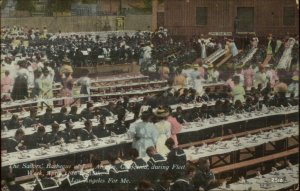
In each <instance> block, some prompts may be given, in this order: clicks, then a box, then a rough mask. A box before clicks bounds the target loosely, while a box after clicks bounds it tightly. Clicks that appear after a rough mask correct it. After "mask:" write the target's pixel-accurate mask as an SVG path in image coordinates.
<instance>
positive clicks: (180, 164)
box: [166, 138, 186, 178]
mask: <svg viewBox="0 0 300 191" xmlns="http://www.w3.org/2000/svg"><path fill="white" fill-rule="evenodd" d="M166 146H167V147H168V149H169V150H170V152H169V153H168V155H167V162H168V164H169V172H170V173H171V174H173V176H174V178H179V177H181V176H182V175H183V174H184V170H185V166H186V155H185V152H184V151H183V150H182V149H181V148H179V147H175V142H174V140H173V139H172V138H168V139H167V140H166Z"/></svg>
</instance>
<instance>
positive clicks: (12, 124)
mask: <svg viewBox="0 0 300 191" xmlns="http://www.w3.org/2000/svg"><path fill="white" fill-rule="evenodd" d="M253 91H254V90H253ZM253 91H251V92H252V93H253V94H254V95H252V94H251V92H250V93H249V94H248V95H247V96H246V102H245V103H244V106H243V104H242V103H241V102H240V101H236V102H235V103H234V104H233V105H234V107H232V106H231V105H232V104H230V101H229V100H230V98H229V97H228V96H226V94H224V95H223V94H222V95H221V94H218V93H217V92H214V93H210V90H209V89H206V92H205V93H204V95H202V97H199V96H198V97H196V93H195V91H194V90H193V89H184V90H183V93H182V94H181V95H180V96H178V95H177V93H178V92H179V91H177V92H175V93H174V95H173V94H171V93H165V94H163V95H156V96H153V97H148V96H146V97H144V100H143V101H142V103H129V99H128V98H126V99H124V101H123V102H121V101H118V102H117V103H114V102H110V103H109V104H108V105H107V106H105V107H93V103H92V102H88V103H87V107H86V108H85V109H83V110H82V111H81V113H80V114H78V113H77V110H78V107H77V106H72V107H71V110H70V112H69V113H68V111H67V108H66V107H62V108H61V111H60V113H58V114H53V113H52V109H51V108H47V109H46V112H45V114H44V115H43V116H41V117H39V119H37V111H36V110H35V109H32V110H30V116H29V117H26V118H25V119H24V120H23V123H21V122H20V120H19V119H18V116H17V115H16V114H15V115H13V116H12V118H11V120H10V121H7V122H5V123H2V128H3V127H4V126H7V128H8V129H17V128H20V127H21V126H22V125H23V126H24V127H25V128H26V127H30V126H32V125H33V124H37V123H41V124H42V125H51V124H52V123H53V122H54V121H56V122H57V123H62V122H64V121H68V120H72V121H74V122H76V121H78V120H80V119H81V118H85V119H93V118H94V117H95V116H113V115H117V114H120V113H124V112H125V111H126V110H128V111H131V112H133V113H134V116H135V119H137V118H138V115H139V113H140V109H141V107H142V105H149V106H150V107H152V108H156V107H158V106H159V105H164V106H167V105H172V104H177V103H191V102H193V101H197V102H202V101H210V100H212V99H214V100H217V101H216V104H215V107H214V108H213V109H208V107H206V106H205V105H204V106H203V107H202V109H200V110H199V109H198V110H199V111H198V113H199V112H200V111H201V112H200V113H201V115H205V116H210V115H211V116H212V117H214V116H217V115H218V114H220V113H224V114H225V115H230V114H232V113H233V111H235V112H237V113H238V112H240V111H243V110H245V111H253V109H254V108H257V109H258V110H259V109H261V107H262V104H264V105H266V106H276V107H281V106H285V107H286V106H288V105H298V102H299V101H298V99H297V98H294V96H293V94H291V95H290V97H289V98H287V97H286V96H285V94H284V93H283V94H282V93H279V94H275V95H274V96H273V97H270V96H268V95H264V96H261V95H260V96H259V95H257V92H255V91H254V92H253ZM220 99H225V102H224V104H222V103H221V101H220ZM166 100H167V101H166ZM221 105H222V106H221ZM195 110H196V108H195ZM196 113H197V112H196ZM193 114H195V113H194V112H193ZM188 116H190V117H189V119H186V121H192V120H193V119H195V118H197V117H193V115H188ZM202 117H204V116H202ZM181 121H182V120H181Z"/></svg>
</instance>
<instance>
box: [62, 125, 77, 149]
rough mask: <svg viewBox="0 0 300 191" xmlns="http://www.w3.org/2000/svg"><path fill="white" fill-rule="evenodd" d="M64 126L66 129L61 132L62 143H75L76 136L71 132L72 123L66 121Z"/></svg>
mask: <svg viewBox="0 0 300 191" xmlns="http://www.w3.org/2000/svg"><path fill="white" fill-rule="evenodd" d="M65 125H66V128H65V130H63V132H62V136H63V138H64V141H65V142H66V143H72V142H75V141H76V138H77V136H76V134H75V132H74V131H73V127H74V123H73V122H72V121H71V120H70V121H67V122H66V124H65Z"/></svg>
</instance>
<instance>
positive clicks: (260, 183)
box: [212, 164, 299, 191]
mask: <svg viewBox="0 0 300 191" xmlns="http://www.w3.org/2000/svg"><path fill="white" fill-rule="evenodd" d="M275 173H276V174H275ZM275 173H274V172H271V173H268V174H265V175H263V177H258V176H256V177H254V178H250V179H247V180H246V183H239V182H236V183H232V184H229V185H228V186H227V188H222V187H219V188H215V189H212V191H219V190H249V188H251V190H268V191H270V190H280V189H284V188H288V187H290V186H293V185H296V184H298V183H299V164H297V165H293V166H292V167H291V168H284V169H281V170H278V171H277V172H275Z"/></svg>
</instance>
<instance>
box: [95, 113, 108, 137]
mask: <svg viewBox="0 0 300 191" xmlns="http://www.w3.org/2000/svg"><path fill="white" fill-rule="evenodd" d="M99 120H100V124H99V125H98V126H97V127H96V128H93V132H94V133H95V135H96V136H97V137H98V138H102V137H109V136H110V133H111V130H110V129H109V128H108V127H107V125H106V117H105V116H101V117H100V119H99Z"/></svg>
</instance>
